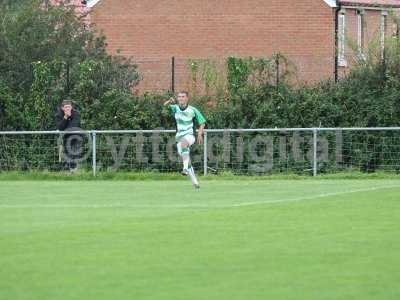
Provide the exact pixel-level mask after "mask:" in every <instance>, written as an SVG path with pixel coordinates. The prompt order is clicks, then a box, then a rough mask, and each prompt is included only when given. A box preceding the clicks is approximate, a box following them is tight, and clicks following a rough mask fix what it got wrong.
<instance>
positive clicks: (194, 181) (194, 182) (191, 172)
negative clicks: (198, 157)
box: [189, 166, 200, 188]
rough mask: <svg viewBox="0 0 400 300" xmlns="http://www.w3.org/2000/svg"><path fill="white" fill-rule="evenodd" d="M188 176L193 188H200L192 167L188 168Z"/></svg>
mask: <svg viewBox="0 0 400 300" xmlns="http://www.w3.org/2000/svg"><path fill="white" fill-rule="evenodd" d="M189 176H190V180H191V181H192V184H193V186H194V187H196V188H199V187H200V186H199V182H198V181H197V178H196V174H195V173H194V169H193V166H190V168H189Z"/></svg>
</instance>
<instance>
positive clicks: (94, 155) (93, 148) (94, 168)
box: [91, 131, 96, 176]
mask: <svg viewBox="0 0 400 300" xmlns="http://www.w3.org/2000/svg"><path fill="white" fill-rule="evenodd" d="M91 134H92V170H93V176H96V132H95V131H92V132H91Z"/></svg>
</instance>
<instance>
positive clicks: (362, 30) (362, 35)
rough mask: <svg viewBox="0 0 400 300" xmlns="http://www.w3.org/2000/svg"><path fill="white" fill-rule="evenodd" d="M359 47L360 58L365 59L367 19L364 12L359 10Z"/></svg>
mask: <svg viewBox="0 0 400 300" xmlns="http://www.w3.org/2000/svg"><path fill="white" fill-rule="evenodd" d="M357 46H358V54H359V56H360V58H362V59H363V58H365V57H364V46H365V18H364V11H363V10H357Z"/></svg>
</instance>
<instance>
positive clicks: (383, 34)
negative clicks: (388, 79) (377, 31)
mask: <svg viewBox="0 0 400 300" xmlns="http://www.w3.org/2000/svg"><path fill="white" fill-rule="evenodd" d="M387 16H388V13H387V11H383V12H382V15H381V58H382V59H385V39H386V31H387Z"/></svg>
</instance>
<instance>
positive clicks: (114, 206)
mask: <svg viewBox="0 0 400 300" xmlns="http://www.w3.org/2000/svg"><path fill="white" fill-rule="evenodd" d="M390 188H400V185H390V186H381V187H372V188H366V189H356V190H351V191H345V192H336V193H322V194H318V195H314V196H312V195H310V196H304V197H299V198H292V199H278V200H266V201H254V202H246V203H238V204H231V205H210V204H205V205H199V204H178V205H176V204H175V205H174V204H172V205H132V204H122V203H113V204H36V205H29V204H0V209H12V208H18V209H20V208H21V209H23V208H25V209H28V208H54V209H58V208H94V209H97V208H232V207H244V206H253V205H264V204H275V203H285V202H298V201H304V200H313V199H318V198H326V197H331V196H339V195H346V194H352V193H360V192H371V191H377V190H382V189H390Z"/></svg>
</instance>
